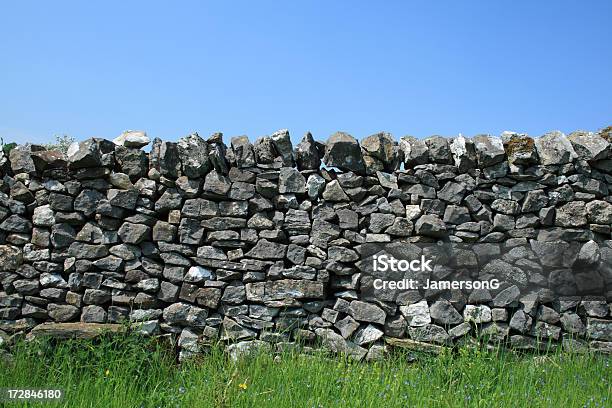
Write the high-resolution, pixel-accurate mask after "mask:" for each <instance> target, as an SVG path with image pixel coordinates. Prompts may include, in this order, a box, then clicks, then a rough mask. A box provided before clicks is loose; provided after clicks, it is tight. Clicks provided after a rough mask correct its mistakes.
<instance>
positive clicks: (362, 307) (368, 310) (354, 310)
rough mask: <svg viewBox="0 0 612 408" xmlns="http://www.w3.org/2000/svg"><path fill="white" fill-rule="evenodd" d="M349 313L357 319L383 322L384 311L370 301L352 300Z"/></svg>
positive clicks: (382, 323)
mask: <svg viewBox="0 0 612 408" xmlns="http://www.w3.org/2000/svg"><path fill="white" fill-rule="evenodd" d="M349 313H350V315H351V316H352V317H353V318H354V319H355V320H357V321H360V322H369V323H377V324H380V325H384V324H385V319H386V316H387V315H386V313H385V311H384V310H383V309H381V308H380V307H378V306H376V305H373V304H371V303H366V302H362V301H360V300H353V301H352V302H351V304H350V307H349Z"/></svg>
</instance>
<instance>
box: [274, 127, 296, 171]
mask: <svg viewBox="0 0 612 408" xmlns="http://www.w3.org/2000/svg"><path fill="white" fill-rule="evenodd" d="M270 139H271V140H272V145H273V146H274V150H275V151H276V153H278V155H279V156H280V157H281V159H282V162H283V166H286V167H293V166H294V165H295V163H294V161H293V145H292V144H291V138H290V136H289V131H288V130H287V129H281V130H277V131H276V132H274V133H272V134H271V135H270Z"/></svg>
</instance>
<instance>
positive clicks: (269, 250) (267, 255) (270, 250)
mask: <svg viewBox="0 0 612 408" xmlns="http://www.w3.org/2000/svg"><path fill="white" fill-rule="evenodd" d="M286 252H287V245H283V244H279V243H276V242H270V241H268V240H266V239H260V240H259V241H257V244H256V245H255V246H254V247H253V248H251V250H250V251H249V252H247V253H246V256H248V257H252V258H257V259H283V258H284V257H285V253H286Z"/></svg>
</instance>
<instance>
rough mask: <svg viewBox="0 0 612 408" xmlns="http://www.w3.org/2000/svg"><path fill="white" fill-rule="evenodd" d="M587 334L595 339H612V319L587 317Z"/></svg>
mask: <svg viewBox="0 0 612 408" xmlns="http://www.w3.org/2000/svg"><path fill="white" fill-rule="evenodd" d="M586 335H587V337H588V338H589V339H593V340H602V341H612V320H604V319H596V318H593V317H589V318H587V331H586Z"/></svg>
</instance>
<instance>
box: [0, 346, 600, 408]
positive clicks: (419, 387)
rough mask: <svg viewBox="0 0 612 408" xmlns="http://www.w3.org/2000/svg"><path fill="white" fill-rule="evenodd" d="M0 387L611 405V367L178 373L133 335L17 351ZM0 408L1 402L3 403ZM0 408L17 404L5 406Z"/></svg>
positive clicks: (201, 402) (245, 400) (309, 364)
mask: <svg viewBox="0 0 612 408" xmlns="http://www.w3.org/2000/svg"><path fill="white" fill-rule="evenodd" d="M12 354H13V359H12V362H6V361H5V362H2V363H0V387H15V388H19V387H47V388H54V387H60V388H63V389H65V391H66V396H65V399H64V400H63V401H62V402H61V403H60V404H52V403H48V402H46V403H30V404H29V405H27V404H23V405H20V406H45V407H47V406H49V407H51V406H65V407H121V408H125V407H225V406H227V407H266V406H270V407H335V406H341V407H413V406H416V407H421V406H423V407H425V406H427V407H430V406H442V407H446V406H452V407H468V406H469V407H493V406H496V407H525V406H529V407H551V406H554V407H582V406H586V407H610V406H612V402H611V400H610V396H611V395H612V385H611V381H612V375H611V372H612V369H611V368H610V363H609V359H608V358H606V357H603V356H596V355H578V354H564V353H561V352H554V353H552V354H549V355H539V356H536V355H517V354H515V353H511V352H507V351H503V350H502V349H499V350H496V351H487V350H486V349H484V348H482V349H479V348H464V349H461V350H459V351H456V352H452V353H451V352H449V353H446V354H442V355H440V356H425V355H417V356H416V359H415V358H414V355H407V354H403V353H394V354H392V355H391V356H390V357H389V358H388V359H387V360H385V361H384V362H377V363H355V362H351V361H348V360H345V359H342V358H337V357H330V356H325V355H323V354H322V353H320V354H315V355H304V354H298V353H287V354H283V355H281V356H280V358H279V357H277V358H275V357H274V356H273V355H271V354H259V355H257V356H254V357H252V358H248V359H243V360H240V361H238V362H233V361H230V360H229V359H228V358H227V357H226V355H225V354H224V353H223V352H222V351H221V349H220V348H213V349H212V350H211V351H210V353H209V354H207V355H206V356H204V357H203V358H202V359H201V360H200V361H197V362H191V363H189V364H182V365H180V366H179V365H177V364H176V363H175V359H174V354H173V353H172V351H171V350H170V348H169V347H168V346H167V345H164V344H162V343H159V342H155V341H151V340H144V339H142V338H137V337H132V336H129V335H124V336H114V337H108V338H105V339H103V340H101V341H95V342H92V341H64V342H61V343H53V342H49V341H46V342H39V341H37V342H34V343H20V344H18V345H16V346H15V348H14V349H13V350H12ZM1 404H2V403H0V405H1ZM4 406H9V407H10V406H18V405H17V404H15V403H8V404H7V403H5V405H4Z"/></svg>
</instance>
